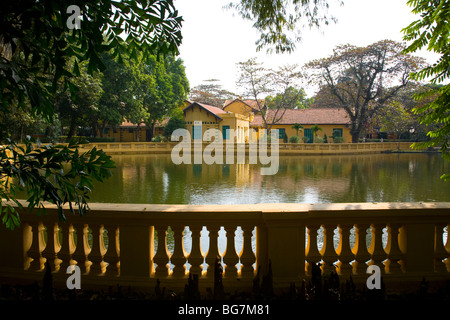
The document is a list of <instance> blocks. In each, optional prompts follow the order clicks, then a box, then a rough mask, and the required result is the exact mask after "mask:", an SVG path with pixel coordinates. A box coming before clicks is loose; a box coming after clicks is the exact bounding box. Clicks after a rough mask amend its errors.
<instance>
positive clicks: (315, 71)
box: [306, 40, 424, 143]
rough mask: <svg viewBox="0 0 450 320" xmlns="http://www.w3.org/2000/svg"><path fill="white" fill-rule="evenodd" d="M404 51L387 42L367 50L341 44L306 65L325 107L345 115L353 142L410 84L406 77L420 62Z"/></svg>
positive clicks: (378, 43)
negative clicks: (341, 109) (374, 116)
mask: <svg viewBox="0 0 450 320" xmlns="http://www.w3.org/2000/svg"><path fill="white" fill-rule="evenodd" d="M404 49H405V46H404V45H403V44H401V43H398V42H395V41H391V40H383V41H379V42H376V43H374V44H372V45H369V46H367V47H356V46H353V45H343V46H338V47H337V48H336V49H335V50H334V53H333V55H332V56H330V57H328V58H324V59H319V60H314V61H312V62H310V63H308V64H307V65H306V67H307V68H308V69H309V70H310V71H312V75H311V77H312V80H313V81H314V82H315V83H316V84H318V85H320V86H321V88H322V90H324V92H325V96H326V97H327V99H328V103H327V105H328V106H331V105H332V106H333V107H338V108H343V109H344V110H345V111H346V112H347V114H348V116H349V118H350V122H351V128H350V133H351V135H352V142H353V143H356V142H358V140H359V136H360V133H361V132H362V130H363V128H364V126H365V124H366V122H367V121H369V120H370V119H371V117H373V115H374V114H375V113H376V112H377V111H378V110H379V109H381V108H382V107H384V106H385V105H387V104H388V103H389V102H390V101H391V99H393V98H394V97H395V96H396V95H397V94H398V92H399V91H400V90H401V89H402V88H404V87H405V86H406V85H408V84H409V83H410V81H411V79H410V78H409V74H410V73H411V72H414V71H416V70H418V69H419V68H420V67H421V66H423V64H424V63H423V59H421V58H418V57H414V56H412V55H409V54H405V53H402V51H403V50H404ZM323 94H324V93H322V97H323ZM330 102H331V103H330ZM317 103H318V104H320V101H319V100H317Z"/></svg>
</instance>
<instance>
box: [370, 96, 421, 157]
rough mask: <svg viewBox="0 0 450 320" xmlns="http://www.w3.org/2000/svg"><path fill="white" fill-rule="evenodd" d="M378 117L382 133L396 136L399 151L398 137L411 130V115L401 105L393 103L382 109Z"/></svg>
mask: <svg viewBox="0 0 450 320" xmlns="http://www.w3.org/2000/svg"><path fill="white" fill-rule="evenodd" d="M378 117H379V120H380V124H381V130H382V131H384V132H391V133H394V134H396V135H397V138H398V149H399V150H400V135H401V134H402V133H404V132H407V131H409V130H410V129H411V128H412V125H413V122H414V119H413V117H412V115H411V114H410V113H409V112H408V111H407V110H406V109H405V108H404V107H403V106H402V105H400V104H399V103H397V102H394V103H392V104H391V105H389V106H387V107H385V108H383V109H382V111H381V112H380V114H379V115H378Z"/></svg>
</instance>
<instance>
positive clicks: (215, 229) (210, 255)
mask: <svg viewBox="0 0 450 320" xmlns="http://www.w3.org/2000/svg"><path fill="white" fill-rule="evenodd" d="M219 230H220V226H209V227H208V231H209V249H208V252H207V253H206V258H205V260H206V264H207V265H208V269H207V277H208V279H211V280H212V279H214V266H215V263H216V259H217V257H220V252H219V241H218V239H219Z"/></svg>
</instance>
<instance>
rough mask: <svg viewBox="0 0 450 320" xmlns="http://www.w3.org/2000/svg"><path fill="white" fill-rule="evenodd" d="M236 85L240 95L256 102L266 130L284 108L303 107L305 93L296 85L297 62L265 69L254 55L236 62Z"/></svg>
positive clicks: (280, 115)
mask: <svg viewBox="0 0 450 320" xmlns="http://www.w3.org/2000/svg"><path fill="white" fill-rule="evenodd" d="M238 67H239V69H240V75H239V79H238V81H237V83H238V85H239V86H240V87H241V88H242V90H243V95H245V96H246V97H249V98H251V99H253V100H254V101H255V102H256V105H257V110H259V114H260V115H261V118H262V120H263V124H264V127H265V128H266V129H267V130H268V131H270V129H271V128H272V126H273V125H274V124H276V123H278V122H280V121H281V119H282V118H283V116H284V114H285V113H286V110H287V109H300V108H304V105H303V102H304V101H305V97H306V93H305V91H304V90H303V88H301V87H300V82H301V79H302V74H301V73H300V72H299V71H298V66H297V65H285V66H281V67H279V69H278V70H271V69H266V68H265V67H264V66H263V64H262V63H260V62H258V61H257V59H256V58H252V59H249V60H247V61H245V62H239V63H238Z"/></svg>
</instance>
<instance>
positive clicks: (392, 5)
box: [175, 0, 437, 96]
mask: <svg viewBox="0 0 450 320" xmlns="http://www.w3.org/2000/svg"><path fill="white" fill-rule="evenodd" d="M230 1H231V0H175V7H176V8H177V9H178V11H179V14H180V15H181V16H183V19H184V22H183V27H182V34H183V43H182V45H181V47H180V58H181V59H183V61H184V65H185V66H186V73H187V77H188V79H189V82H190V86H191V88H193V87H195V86H197V85H199V84H201V83H202V82H203V81H204V80H208V79H218V80H220V84H222V86H223V88H224V89H227V90H230V91H233V92H235V93H238V94H239V89H238V88H236V85H235V82H236V80H237V79H238V69H237V65H236V63H238V62H241V61H246V60H248V59H249V58H252V57H258V60H259V61H260V62H264V64H265V66H266V67H271V68H276V67H278V66H282V65H285V64H294V63H295V64H299V65H300V66H301V65H303V64H305V63H307V62H309V61H311V60H313V59H317V58H324V57H328V56H329V55H331V54H332V51H333V49H334V48H335V47H336V46H337V45H341V44H347V43H349V44H352V45H357V46H367V45H370V44H372V43H375V42H377V41H379V40H384V39H390V40H395V41H402V37H403V33H402V32H401V30H402V28H405V27H406V26H408V25H409V24H410V23H411V22H412V21H414V20H417V19H419V16H417V15H414V14H412V13H411V7H409V6H407V4H406V1H407V0H343V1H344V5H343V6H337V5H335V6H332V7H331V8H330V11H329V14H330V15H333V16H334V17H336V18H337V20H338V21H337V23H336V24H334V23H332V24H330V25H329V26H323V27H322V28H321V30H317V29H314V30H309V29H305V30H304V31H303V34H302V35H303V40H302V42H301V43H298V44H297V49H296V51H295V52H294V53H292V54H275V53H273V54H267V53H266V51H265V50H264V49H263V50H262V51H261V52H257V51H256V45H255V41H256V40H257V39H258V35H257V32H256V30H255V29H253V28H252V27H251V25H252V23H251V22H249V21H244V20H243V19H241V18H240V17H239V16H237V15H234V12H233V11H231V10H225V9H223V6H224V5H226V4H227V3H229V2H230ZM329 3H330V4H333V3H334V0H329ZM418 55H420V56H422V57H425V58H426V59H427V61H428V62H429V63H433V62H434V61H436V60H437V56H436V55H433V54H430V53H427V52H424V53H421V54H418ZM305 90H306V92H307V94H308V96H311V95H313V94H314V88H309V87H305Z"/></svg>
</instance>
